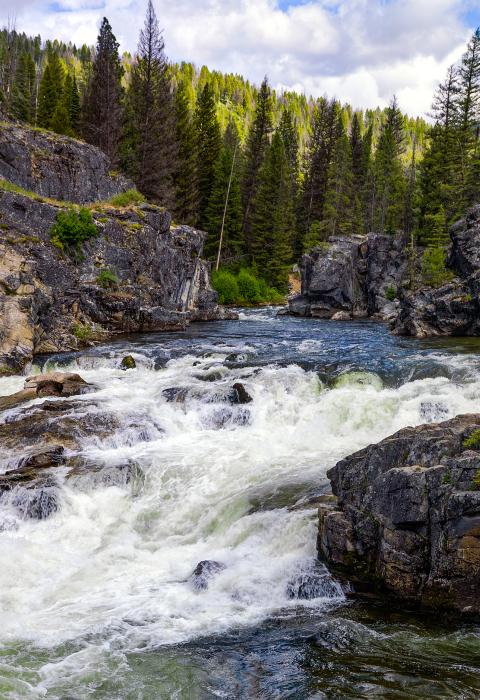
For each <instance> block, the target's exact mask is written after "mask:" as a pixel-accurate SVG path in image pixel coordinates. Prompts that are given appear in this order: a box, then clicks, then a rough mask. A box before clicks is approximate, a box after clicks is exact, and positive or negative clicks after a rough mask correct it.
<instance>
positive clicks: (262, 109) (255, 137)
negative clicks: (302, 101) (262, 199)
mask: <svg viewBox="0 0 480 700" xmlns="http://www.w3.org/2000/svg"><path fill="white" fill-rule="evenodd" d="M271 131H272V96H271V92H270V86H269V84H268V79H267V78H266V77H265V78H264V80H263V82H262V85H261V87H260V91H259V93H258V97H257V104H256V107H255V116H254V118H253V122H252V125H251V127H250V130H249V133H248V139H247V145H246V149H245V150H246V153H245V168H244V173H243V178H242V187H241V189H242V207H243V224H242V230H243V236H244V245H245V248H246V250H247V252H248V253H251V252H252V248H253V240H252V234H253V231H252V221H253V216H254V203H255V200H256V194H257V189H258V185H259V173H260V168H261V167H262V163H263V160H264V157H265V151H266V150H267V147H268V142H269V136H270V133H271Z"/></svg>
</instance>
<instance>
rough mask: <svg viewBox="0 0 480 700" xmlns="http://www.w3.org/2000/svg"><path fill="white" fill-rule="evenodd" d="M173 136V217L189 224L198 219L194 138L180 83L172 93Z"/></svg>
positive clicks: (185, 98)
mask: <svg viewBox="0 0 480 700" xmlns="http://www.w3.org/2000/svg"><path fill="white" fill-rule="evenodd" d="M175 116H176V136H177V143H178V158H177V167H176V170H175V178H174V184H175V217H176V219H177V220H178V221H183V222H185V223H186V224H189V225H190V226H195V224H196V222H197V219H198V179H197V178H198V175H197V162H198V156H197V141H196V133H195V125H194V122H193V115H192V112H191V109H190V102H189V99H188V95H187V90H186V87H185V84H184V82H183V81H182V82H180V84H179V86H178V88H177V92H176V94H175Z"/></svg>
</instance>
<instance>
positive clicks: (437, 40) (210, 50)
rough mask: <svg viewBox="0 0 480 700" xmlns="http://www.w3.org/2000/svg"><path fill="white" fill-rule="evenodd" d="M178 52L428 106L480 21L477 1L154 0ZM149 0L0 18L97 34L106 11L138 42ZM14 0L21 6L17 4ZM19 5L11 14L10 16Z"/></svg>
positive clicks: (61, 5)
mask: <svg viewBox="0 0 480 700" xmlns="http://www.w3.org/2000/svg"><path fill="white" fill-rule="evenodd" d="M153 2H154V5H155V8H156V11H157V14H158V17H159V21H160V25H161V26H162V27H163V28H164V30H165V40H166V47H167V53H168V55H169V56H170V58H172V59H173V60H189V61H194V62H195V63H196V64H198V65H202V64H203V63H205V64H206V65H208V66H209V67H211V68H217V69H220V70H225V71H232V72H235V73H241V74H243V75H245V76H246V77H248V78H249V79H250V80H252V81H256V82H259V81H260V80H261V79H262V77H263V75H265V74H268V76H269V78H270V81H271V83H272V84H273V85H274V86H276V87H278V88H282V87H283V88H288V89H296V90H299V91H303V92H306V93H307V94H313V95H315V96H318V95H322V94H325V93H326V94H329V95H331V96H335V97H337V98H339V99H341V100H344V101H349V102H350V103H351V104H353V105H354V106H358V107H375V106H377V105H380V106H383V105H385V104H387V103H388V101H389V99H390V97H391V95H392V94H393V93H396V94H397V96H398V98H399V100H400V103H401V105H402V107H403V108H404V109H405V110H406V111H408V112H410V113H411V114H419V115H424V114H425V113H426V112H427V111H428V109H429V107H430V103H431V97H432V93H433V90H434V88H435V85H436V83H437V82H438V81H439V80H441V79H442V78H443V76H444V74H445V70H446V68H447V67H448V65H450V64H451V63H452V62H455V61H457V60H459V58H460V57H461V55H462V52H463V50H464V48H465V45H466V42H467V41H468V38H469V36H470V35H471V33H472V30H473V29H474V28H475V27H476V26H478V25H480V0H174V1H172V0H153ZM145 4H146V0H0V23H2V24H6V23H7V21H8V19H9V18H10V19H13V18H14V19H15V22H16V26H17V28H18V29H19V30H23V31H26V32H28V33H31V34H37V33H40V34H41V36H42V38H44V39H45V38H55V37H56V38H60V39H64V40H68V39H72V40H73V41H74V42H75V43H77V44H81V43H83V42H87V43H94V42H95V38H96V35H97V31H98V26H99V23H100V21H101V18H102V16H103V15H106V16H107V17H108V18H109V20H110V22H111V24H112V26H113V30H114V32H115V34H116V36H117V38H118V40H119V41H120V45H121V48H122V49H123V50H130V51H133V50H134V49H135V45H136V42H137V37H138V31H139V29H140V26H141V24H142V21H143V15H144V11H145ZM13 8H14V9H13ZM13 13H14V17H13V16H12V15H13Z"/></svg>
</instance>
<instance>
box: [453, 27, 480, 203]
mask: <svg viewBox="0 0 480 700" xmlns="http://www.w3.org/2000/svg"><path fill="white" fill-rule="evenodd" d="M459 115H460V129H459V144H460V157H461V172H460V190H459V192H458V201H459V202H460V209H461V210H464V209H465V208H467V207H468V206H471V205H472V204H473V203H474V202H475V200H476V198H477V197H478V195H479V193H480V183H479V181H478V172H479V164H478V159H479V158H480V153H479V151H480V27H479V28H478V29H477V30H476V31H475V32H474V34H473V36H472V38H471V40H470V42H469V44H468V47H467V51H466V53H465V55H464V56H463V59H462V64H461V66H460V100H459Z"/></svg>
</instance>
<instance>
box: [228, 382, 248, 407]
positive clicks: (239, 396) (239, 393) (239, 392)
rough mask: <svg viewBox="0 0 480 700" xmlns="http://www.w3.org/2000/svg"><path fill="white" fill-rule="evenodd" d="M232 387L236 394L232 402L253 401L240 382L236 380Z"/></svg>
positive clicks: (243, 402)
mask: <svg viewBox="0 0 480 700" xmlns="http://www.w3.org/2000/svg"><path fill="white" fill-rule="evenodd" d="M232 388H233V391H234V392H235V394H236V396H235V398H236V400H235V399H234V400H233V401H232V403H239V404H245V403H251V402H252V401H253V399H252V397H251V396H250V394H249V393H248V391H247V390H246V389H245V387H244V385H243V384H242V383H241V382H236V383H235V384H234V385H233V387H232Z"/></svg>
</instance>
